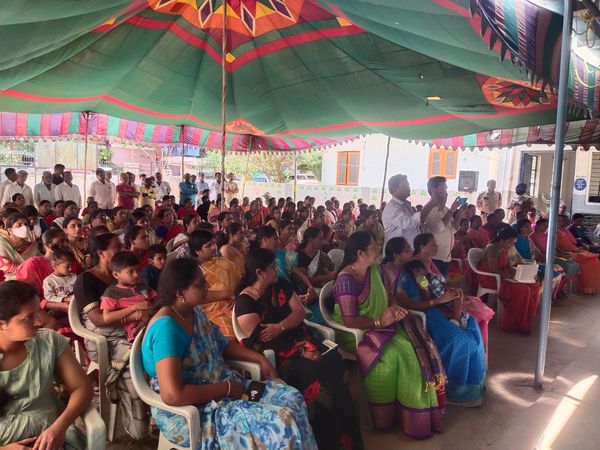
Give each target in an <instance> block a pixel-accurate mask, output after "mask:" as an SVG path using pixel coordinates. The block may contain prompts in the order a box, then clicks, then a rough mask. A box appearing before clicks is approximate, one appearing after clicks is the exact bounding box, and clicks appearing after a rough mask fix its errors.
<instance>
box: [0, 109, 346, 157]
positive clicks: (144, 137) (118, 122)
mask: <svg viewBox="0 0 600 450" xmlns="http://www.w3.org/2000/svg"><path fill="white" fill-rule="evenodd" d="M86 134H87V135H88V136H91V137H115V138H119V139H123V140H127V141H135V142H142V143H148V144H166V145H174V144H186V145H193V146H197V147H202V148H205V149H219V148H220V145H221V133H220V132H216V131H206V130H203V129H201V128H196V127H190V126H181V127H179V126H175V125H152V124H147V123H143V122H136V121H133V120H127V119H120V118H118V117H112V116H107V115H106V114H98V113H50V114H34V113H8V112H0V138H5V139H7V138H11V139H13V138H17V139H19V138H25V137H46V138H56V137H60V136H72V137H79V138H83V137H84V136H85V135H86ZM354 138H355V137H354V136H343V137H337V138H328V137H319V138H305V139H302V138H293V137H284V138H275V137H269V136H252V135H243V134H228V135H227V136H226V148H227V149H228V150H229V151H234V152H246V151H253V152H256V151H263V150H278V151H289V150H295V151H301V150H308V149H311V148H312V149H314V148H319V147H326V146H330V145H335V144H338V143H340V142H343V141H349V140H352V139H354Z"/></svg>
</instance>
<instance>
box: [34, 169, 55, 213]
mask: <svg viewBox="0 0 600 450" xmlns="http://www.w3.org/2000/svg"><path fill="white" fill-rule="evenodd" d="M55 191H56V185H55V184H53V183H52V172H50V171H49V170H44V172H42V181H41V182H40V183H38V184H36V185H35V186H34V187H33V201H34V203H35V206H37V207H38V208H39V207H40V202H41V201H42V200H48V201H49V202H50V203H51V204H53V205H54V202H55V201H56V195H55Z"/></svg>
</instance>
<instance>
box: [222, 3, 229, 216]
mask: <svg viewBox="0 0 600 450" xmlns="http://www.w3.org/2000/svg"><path fill="white" fill-rule="evenodd" d="M227 3H228V2H226V1H224V2H223V37H222V39H221V208H223V206H224V205H225V179H226V177H225V140H226V139H225V137H226V136H225V133H226V132H227V126H226V125H227V124H226V122H225V120H226V106H227V66H226V64H227Z"/></svg>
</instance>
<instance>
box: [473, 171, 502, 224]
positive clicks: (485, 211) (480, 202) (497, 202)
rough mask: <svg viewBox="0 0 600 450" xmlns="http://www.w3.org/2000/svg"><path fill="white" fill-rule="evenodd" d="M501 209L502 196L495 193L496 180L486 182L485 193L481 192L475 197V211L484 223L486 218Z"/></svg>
mask: <svg viewBox="0 0 600 450" xmlns="http://www.w3.org/2000/svg"><path fill="white" fill-rule="evenodd" d="M501 207H502V195H501V194H500V192H496V180H489V181H488V182H487V191H484V192H482V193H481V194H479V196H478V197H477V209H478V210H479V212H480V214H481V218H482V219H483V222H484V223H485V222H486V221H487V216H488V215H489V214H492V213H493V212H494V211H495V210H496V209H498V208H501Z"/></svg>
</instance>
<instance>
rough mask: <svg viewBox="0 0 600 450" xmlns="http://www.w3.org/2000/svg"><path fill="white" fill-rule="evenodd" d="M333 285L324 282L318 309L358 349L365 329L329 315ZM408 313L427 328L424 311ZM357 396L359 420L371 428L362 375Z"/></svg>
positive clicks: (346, 357)
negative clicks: (348, 337) (354, 326)
mask: <svg viewBox="0 0 600 450" xmlns="http://www.w3.org/2000/svg"><path fill="white" fill-rule="evenodd" d="M333 285H334V282H333V281H328V282H327V283H326V284H325V286H323V289H321V294H320V295H319V309H320V310H321V315H322V316H323V319H324V320H325V323H327V325H328V326H330V327H331V328H333V329H335V330H338V331H344V332H346V333H350V334H351V335H353V336H354V344H355V346H356V350H358V345H359V344H360V342H361V341H362V339H363V336H364V334H365V331H364V330H361V329H359V328H350V327H347V326H345V325H342V324H340V323H338V322H336V321H335V320H333V318H332V317H331V310H332V309H333V304H331V303H329V302H330V301H331V299H332V298H333ZM408 313H409V314H412V315H415V316H417V317H419V318H420V319H421V321H422V322H423V328H425V329H427V319H426V316H425V313H424V312H422V311H413V310H409V311H408ZM340 353H341V354H342V355H343V356H344V358H345V359H351V360H354V361H356V355H355V354H351V353H348V352H346V351H344V350H341V351H340ZM358 396H359V404H360V421H361V423H362V426H363V427H364V428H367V429H371V428H373V419H372V418H371V411H370V409H369V397H368V395H367V389H366V387H365V384H364V382H363V380H362V377H361V383H360V388H359V392H358Z"/></svg>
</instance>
